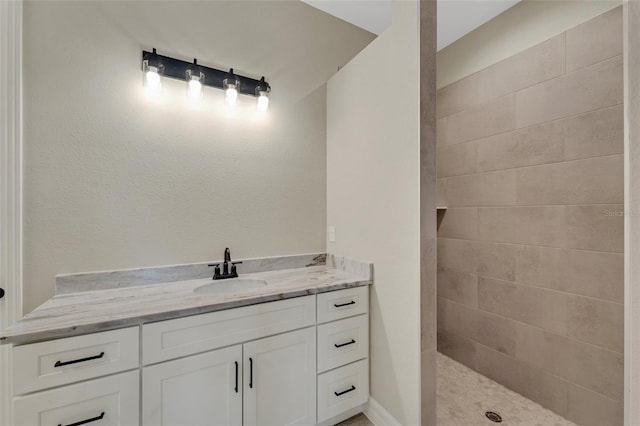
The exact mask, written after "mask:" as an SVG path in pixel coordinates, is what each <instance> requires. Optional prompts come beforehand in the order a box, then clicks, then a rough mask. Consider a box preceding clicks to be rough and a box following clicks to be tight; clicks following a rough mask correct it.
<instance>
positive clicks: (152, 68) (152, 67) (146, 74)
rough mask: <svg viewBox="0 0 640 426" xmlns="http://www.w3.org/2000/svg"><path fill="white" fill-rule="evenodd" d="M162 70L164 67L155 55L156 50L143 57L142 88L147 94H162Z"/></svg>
mask: <svg viewBox="0 0 640 426" xmlns="http://www.w3.org/2000/svg"><path fill="white" fill-rule="evenodd" d="M163 70H164V67H163V65H162V62H161V60H160V58H159V56H158V54H157V53H156V49H153V52H147V55H146V56H144V57H143V61H142V73H143V74H142V75H143V79H144V81H143V83H144V88H145V90H146V91H147V92H148V93H150V94H153V95H158V94H160V92H162V80H161V79H160V74H161V73H162V71H163Z"/></svg>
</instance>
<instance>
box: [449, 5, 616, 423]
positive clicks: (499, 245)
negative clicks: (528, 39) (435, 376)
mask: <svg viewBox="0 0 640 426" xmlns="http://www.w3.org/2000/svg"><path fill="white" fill-rule="evenodd" d="M622 78H623V71H622V8H621V7H618V8H616V9H613V10H611V11H609V12H607V13H605V14H603V15H601V16H599V17H597V18H595V19H593V20H591V21H588V22H586V23H584V24H582V25H580V26H578V27H576V28H573V29H571V30H569V31H567V32H566V33H563V34H560V35H558V36H556V37H554V38H552V39H550V40H547V41H545V42H544V43H541V44H539V45H537V46H534V47H532V48H530V49H528V50H526V51H524V52H522V53H519V54H517V55H515V56H513V57H511V58H508V59H506V60H504V61H502V62H499V63H497V64H495V65H493V66H491V67H489V68H487V69H485V70H483V71H480V72H478V73H476V74H473V75H471V76H469V77H467V78H465V79H463V80H460V81H458V82H456V83H453V84H451V85H449V86H447V87H445V88H443V89H441V90H440V91H439V93H438V135H437V138H438V190H439V193H438V197H439V204H440V205H443V204H444V205H446V206H447V210H446V211H444V212H442V211H441V212H440V213H439V222H440V223H439V229H438V296H439V298H438V303H439V304H438V349H439V350H440V351H441V352H443V353H445V354H446V355H448V356H451V357H452V358H454V359H456V360H458V361H460V362H462V363H463V364H466V365H467V366H469V367H471V368H473V369H475V370H477V371H478V372H480V373H482V374H484V375H486V376H488V377H490V378H492V379H494V380H496V381H498V382H500V383H502V384H503V385H505V386H507V387H509V388H511V389H513V390H515V391H517V392H519V393H521V394H523V395H524V396H526V397H528V398H531V399H532V400H534V401H536V402H538V403H539V404H541V405H543V406H545V407H547V408H549V409H551V410H553V411H555V412H557V413H558V414H560V415H562V416H565V417H567V418H569V419H570V420H572V421H574V422H576V423H578V424H580V425H594V426H596V425H597V426H605V425H609V424H611V425H620V424H622V411H623V402H622V401H623V354H622V353H623V253H622V251H623V216H622V215H623V213H624V206H623V204H622V203H623V155H622V153H623V107H622V102H623V80H622ZM496 408H497V409H499V407H496Z"/></svg>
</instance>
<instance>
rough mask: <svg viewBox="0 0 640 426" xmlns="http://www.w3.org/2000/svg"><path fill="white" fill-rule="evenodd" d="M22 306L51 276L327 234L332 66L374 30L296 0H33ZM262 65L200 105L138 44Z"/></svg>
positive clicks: (318, 242) (321, 244)
mask: <svg viewBox="0 0 640 426" xmlns="http://www.w3.org/2000/svg"><path fill="white" fill-rule="evenodd" d="M24 21H25V22H24V71H25V99H24V101H25V170H24V175H25V222H24V225H25V228H24V229H25V241H24V243H25V245H24V254H25V259H24V260H25V281H24V282H25V286H24V293H25V294H24V295H25V308H26V309H25V311H26V312H28V311H30V310H31V309H33V308H34V307H35V306H37V305H38V304H40V303H41V302H43V301H44V300H45V299H47V298H48V297H50V296H51V295H52V294H53V284H54V276H55V275H56V274H62V273H73V272H80V271H95V270H109V269H120V268H131V267H140V266H153V265H165V264H177V263H189V262H202V261H207V260H212V259H219V258H221V257H222V252H223V250H224V247H226V246H229V247H231V249H232V254H233V255H234V257H254V256H270V255H282V254H293V253H306V252H320V251H324V250H325V249H326V243H325V234H326V232H325V226H326V219H325V216H326V206H325V194H326V188H325V186H326V183H325V181H326V164H325V140H326V123H325V121H326V100H325V97H326V92H325V86H324V84H325V82H326V81H327V80H328V79H329V77H330V76H331V75H333V73H335V71H336V70H337V68H338V66H340V65H343V64H345V63H346V62H348V61H349V59H350V58H352V57H353V56H354V55H355V54H356V53H357V52H359V51H360V50H361V49H362V48H363V47H364V46H365V45H366V44H368V43H369V42H370V41H371V40H372V39H373V35H371V34H369V33H367V32H365V31H363V30H360V29H358V28H356V27H354V26H352V25H350V24H347V23H345V22H343V21H340V20H338V19H336V18H333V17H331V16H329V15H326V14H324V13H323V12H320V11H318V10H316V9H314V8H312V7H310V6H307V5H305V4H303V3H302V2H292V1H268V2H265V1H243V2H235V1H230V2H223V1H207V2H204V1H193V2H191V1H177V2H172V1H163V2H153V3H152V2H147V1H127V2H114V1H88V2H76V1H69V2H59V1H48V2H40V1H27V2H26V3H25V10H24ZM152 47H156V48H158V51H159V52H160V53H163V54H167V55H170V56H177V57H179V58H182V59H185V60H191V58H193V57H197V58H198V59H199V62H200V63H202V64H204V65H210V66H214V67H219V68H227V67H234V68H235V69H236V72H238V73H245V74H248V75H250V76H256V77H260V75H263V74H264V75H265V76H267V78H268V80H269V81H270V82H271V84H272V86H273V92H272V99H271V100H272V102H271V109H270V111H269V112H268V113H267V114H266V115H265V116H262V117H261V116H259V115H257V114H256V113H255V112H254V100H253V99H252V98H247V97H243V98H242V99H241V101H242V104H241V105H240V106H239V107H238V110H237V111H234V112H229V111H228V110H226V109H225V108H224V107H223V106H222V92H221V91H219V90H216V89H212V88H205V99H204V100H203V103H202V104H201V105H199V106H194V105H192V104H189V103H188V101H187V100H186V99H185V84H184V82H181V81H175V80H168V79H165V80H164V83H165V90H164V96H163V98H162V99H160V100H151V99H149V98H147V97H145V96H144V93H143V88H142V75H141V72H140V57H141V51H142V49H151V48H152Z"/></svg>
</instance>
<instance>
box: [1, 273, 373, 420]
mask: <svg viewBox="0 0 640 426" xmlns="http://www.w3.org/2000/svg"><path fill="white" fill-rule="evenodd" d="M249 278H250V279H247V278H245V280H246V283H247V284H249V283H253V284H250V287H255V288H251V289H250V290H245V291H244V292H243V291H242V290H240V291H238V289H239V288H240V289H241V288H242V285H241V284H242V281H240V280H238V281H236V282H237V285H235V287H234V285H231V286H229V287H230V289H231V290H229V292H224V291H223V290H217V289H216V287H215V286H216V285H222V286H224V285H225V284H224V283H222V282H219V283H215V284H211V283H210V281H205V280H189V281H184V282H176V283H165V284H160V285H150V286H140V287H136V288H125V289H111V290H101V291H92V292H86V294H83V293H72V294H68V295H63V296H60V297H58V298H54V299H52V301H51V302H52V303H51V305H49V306H47V304H45V305H43V307H42V310H41V312H38V311H37V310H36V312H34V316H33V317H32V318H29V317H27V318H26V319H25V320H24V321H25V322H24V323H23V324H20V323H19V324H17V325H16V326H15V327H14V328H13V329H10V330H8V333H6V334H5V335H4V336H3V339H4V341H5V343H9V344H13V345H14V346H13V347H12V351H11V352H12V363H13V372H14V374H13V378H12V382H13V393H14V397H13V419H14V424H15V425H16V426H18V425H29V426H33V425H43V426H44V425H61V426H80V425H83V424H92V425H96V426H97V425H138V424H142V425H148V426H155V425H176V426H177V425H180V426H183V425H261V424H263V425H314V424H334V423H335V422H338V421H340V420H342V419H344V418H346V417H349V416H350V415H353V414H354V413H356V412H358V411H360V410H361V407H362V405H363V404H364V403H366V402H367V400H368V395H369V386H368V385H369V383H368V380H369V367H368V348H369V342H368V328H369V318H368V305H369V304H368V295H369V293H368V292H369V288H368V284H370V283H371V276H367V277H361V276H357V275H355V274H350V273H348V272H344V271H338V270H336V269H333V268H330V267H328V266H314V267H310V268H301V269H296V270H288V271H272V272H268V273H261V274H251V276H250V277H249ZM251 280H253V281H251ZM262 281H264V282H266V283H268V284H265V285H264V286H260V285H257V287H256V282H262ZM226 282H227V283H232V284H233V283H234V280H227V281H226ZM204 286H207V287H204ZM220 288H222V287H220ZM203 289H204V290H203ZM210 289H214V290H210ZM141 292H142V293H144V295H145V296H146V297H147V299H146V300H145V299H143V298H141V297H143V296H141V295H140V294H139V293H141ZM134 295H137V297H134ZM181 295H182V296H181ZM161 296H163V299H164V300H167V299H168V298H170V297H173V298H174V299H173V301H174V303H173V306H174V309H173V311H170V310H167V307H166V306H164V305H162V304H161V305H159V306H158V305H155V304H154V303H153V301H154V300H157V299H156V298H160V297H161ZM273 299H277V300H273ZM271 300H273V301H271ZM53 301H55V302H53ZM81 301H84V303H82V302H81ZM78 303H80V305H78ZM118 306H120V310H118ZM154 306H155V307H154ZM39 309H40V308H39ZM56 310H57V311H58V312H59V316H57V317H56V315H54V312H56ZM207 311H208V312H207ZM64 312H67V315H64ZM89 312H92V313H93V314H94V315H95V320H94V321H87V320H86V318H87V314H88V313H89ZM39 315H40V316H39ZM48 315H50V317H49V321H47V316H48ZM83 317H84V318H85V320H84V321H83V320H81V318H83ZM74 319H75V321H76V323H74ZM47 322H49V328H47V325H46V323H47ZM114 324H119V325H121V327H117V328H115V329H109V330H107V331H99V330H100V329H101V328H102V329H103V330H104V329H105V327H106V328H114V327H113V326H114ZM89 331H90V332H89ZM76 334H79V335H76ZM61 335H68V336H71V337H60V336H61ZM49 336H55V337H56V338H53V339H48V338H47V337H49Z"/></svg>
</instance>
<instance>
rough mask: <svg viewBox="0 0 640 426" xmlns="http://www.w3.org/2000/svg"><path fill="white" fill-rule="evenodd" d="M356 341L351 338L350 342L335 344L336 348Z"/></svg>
mask: <svg viewBox="0 0 640 426" xmlns="http://www.w3.org/2000/svg"><path fill="white" fill-rule="evenodd" d="M355 342H356V341H355V340H353V339H351V341H350V342H347V343H335V344H334V345H333V346H335V347H336V348H341V347H343V346H348V345H353V344H354V343H355Z"/></svg>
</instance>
